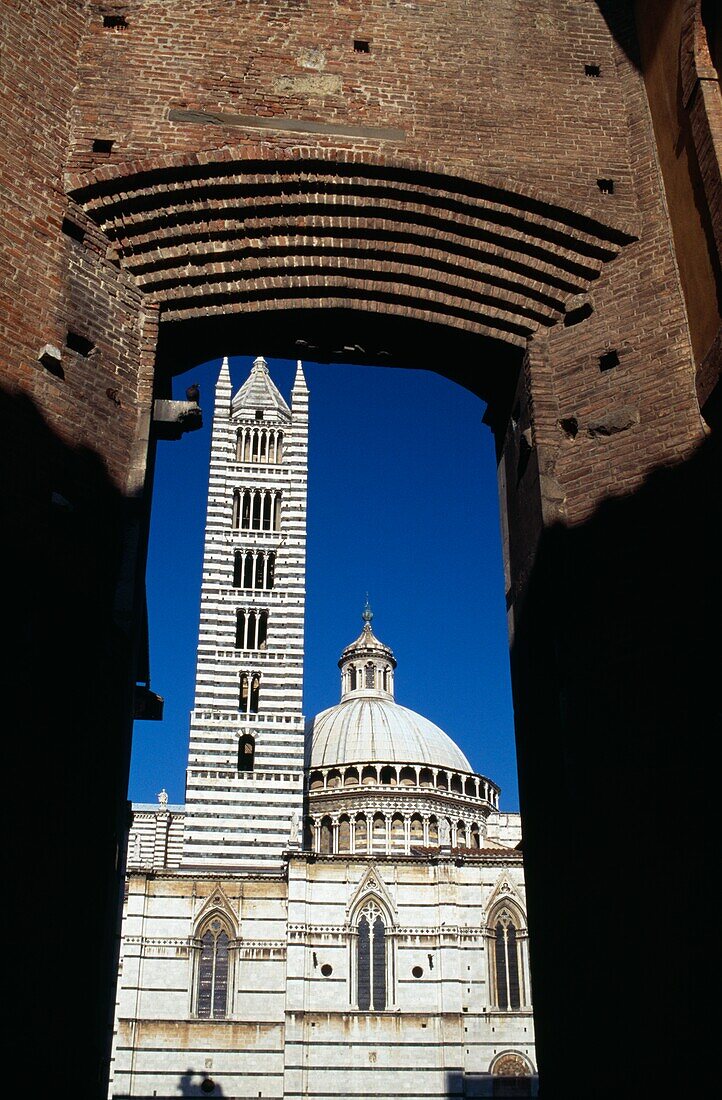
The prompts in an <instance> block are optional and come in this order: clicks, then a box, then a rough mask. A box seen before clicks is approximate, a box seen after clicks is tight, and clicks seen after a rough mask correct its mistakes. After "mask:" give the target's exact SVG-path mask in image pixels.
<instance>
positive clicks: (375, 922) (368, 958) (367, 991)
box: [356, 900, 388, 1012]
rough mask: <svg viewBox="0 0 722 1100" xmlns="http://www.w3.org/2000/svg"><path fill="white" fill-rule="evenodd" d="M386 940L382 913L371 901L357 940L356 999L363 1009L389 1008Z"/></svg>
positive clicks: (361, 919)
mask: <svg viewBox="0 0 722 1100" xmlns="http://www.w3.org/2000/svg"><path fill="white" fill-rule="evenodd" d="M387 940H388V937H387V935H386V923H385V921H384V916H383V913H382V912H381V910H380V909H379V907H378V905H377V904H376V902H375V901H373V900H369V901H367V902H366V904H365V905H364V907H363V909H362V910H361V912H360V914H359V920H358V925H357V940H356V1000H357V1002H358V1007H359V1008H360V1009H361V1011H362V1012H364V1011H369V1010H372V1011H374V1012H382V1011H383V1010H384V1009H385V1008H386V972H387V964H386V960H387V952H388V944H387Z"/></svg>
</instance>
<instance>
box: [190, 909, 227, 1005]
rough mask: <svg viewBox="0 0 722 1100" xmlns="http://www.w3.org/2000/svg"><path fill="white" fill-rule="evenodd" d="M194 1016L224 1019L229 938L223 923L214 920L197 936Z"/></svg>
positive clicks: (219, 920) (218, 919) (216, 919)
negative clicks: (197, 957) (197, 955)
mask: <svg viewBox="0 0 722 1100" xmlns="http://www.w3.org/2000/svg"><path fill="white" fill-rule="evenodd" d="M200 941H201V953H200V961H199V964H198V997H197V1001H196V1013H197V1015H198V1016H200V1017H202V1018H204V1019H215V1020H217V1019H220V1018H222V1017H224V1016H227V1015H228V962H229V958H228V954H229V952H228V949H229V945H230V941H231V937H230V934H229V931H228V928H227V927H226V925H225V923H224V921H222V920H221V919H220V918H219V917H214V918H213V919H212V920H211V921H209V923H208V925H207V926H206V927H205V929H204V930H203V931H202V933H201V936H200Z"/></svg>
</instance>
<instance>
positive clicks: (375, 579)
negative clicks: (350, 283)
mask: <svg viewBox="0 0 722 1100" xmlns="http://www.w3.org/2000/svg"><path fill="white" fill-rule="evenodd" d="M259 353H260V354H262V349H260V351H259ZM253 358H254V356H245V357H232V358H231V360H230V364H231V377H232V380H233V385H234V390H235V389H236V388H237V387H238V386H239V385H240V384H241V382H242V381H243V380H244V379H245V378H246V376H247V374H248V372H249V370H250V365H251V362H252V360H253ZM219 367H220V362H219V361H218V360H215V361H213V362H211V363H205V364H203V365H201V366H199V367H197V368H195V369H194V370H192V371H190V372H188V373H187V374H185V375H183V376H180V377H178V378H176V379H175V380H174V391H173V396H174V397H183V396H184V395H185V388H186V386H187V385H189V383H190V382H198V383H199V385H200V388H201V406H202V408H203V415H204V426H203V429H202V430H201V431H198V432H194V433H192V434H190V435H186V436H183V438H182V439H181V440H179V441H174V442H161V443H159V445H158V459H157V465H156V476H155V491H154V504H153V514H152V521H151V538H150V551H149V560H148V574H147V583H148V605H149V621H150V647H151V677H152V681H151V682H152V687H153V690H154V691H156V692H158V693H159V694H160V695H162V696H163V697H164V699H165V714H164V719H163V721H162V722H137V723H136V725H135V733H134V743H133V758H132V763H131V779H130V791H129V797H130V798H131V799H132V800H133V801H135V802H154V801H155V800H156V794H157V792H158V791H159V790H160V789H161V787H165V788H166V790H167V791H168V795H169V801H170V802H173V803H177V802H182V801H183V796H184V777H185V762H186V749H187V738H188V718H189V712H190V710H191V708H192V706H193V687H194V683H193V681H194V674H195V647H196V642H197V634H198V609H199V605H200V578H201V564H202V554H203V524H204V517H205V506H206V492H207V477H208V457H209V448H210V428H211V420H212V414H213V389H214V386H215V380H216V378H217V376H218V370H219ZM269 368H270V371H271V375H272V377H273V379H274V381H275V382H276V385H277V386H278V387H279V389H280V390H281V392H282V393H283V394H284V396H285V397H286V399H287V400H288V399H289V395H290V389H291V385H292V381H293V374H294V371H295V362H294V363H291V362H289V361H287V360H273V359H271V360H269ZM304 370H305V373H306V379H307V382H308V386H309V390H310V440H309V497H308V562H307V597H306V664H305V689H304V710H305V713H306V715H309V716H310V715H312V714H315V713H317V712H318V711H319V710H323V709H324V708H325V707H328V706H332V705H333V704H334V703H336V702H338V699H339V672H338V668H337V665H336V662H337V661H338V657H339V654H340V652H341V650H342V649H343V648H344V646H345V645H347V644H348V642H350V641H351V640H352V639H353V638H355V637H356V636H357V635H358V634H359V632H360V630H361V626H362V622H361V612H362V610H363V605H364V601H365V598H366V593H367V592H368V593H369V599H370V602H371V606H372V608H373V611H374V621H373V626H374V631H375V633H376V634H377V636H378V637H379V638H381V640H382V641H384V642H385V643H386V644H387V645H390V646H391V648H392V649H393V650H394V652H395V654H396V658H397V660H398V669H397V673H396V698H397V700H398V702H400V703H401V704H403V705H404V706H406V707H410V708H411V709H412V710H416V711H419V712H420V713H421V714H423V715H425V716H426V717H427V718H429V719H431V721H433V722H435V723H436V724H437V725H439V726H441V728H442V729H444V730H446V732H447V733H448V734H449V735H450V736H451V737H452V738H453V739H454V740H455V741H456V742H457V743H458V744H459V745H460V746H461V748H462V750H463V751H464V752H465V753H466V755H467V757H468V758H469V760H470V762H471V765H472V767H473V768H474V769H475V770H477V771H480V772H481V773H482V774H484V775H487V776H488V777H489V778H491V779H493V780H494V781H495V782H496V783H498V784H499V785H500V786H501V788H502V795H501V808H502V809H504V810H517V809H518V793H517V782H516V762H515V754H514V735H513V718H512V708H511V691H510V684H509V662H508V643H507V633H506V616H505V610H504V583H503V572H502V563H501V547H500V537H499V515H498V505H497V492H496V465H495V461H494V447H493V439H492V435H491V432H490V431H489V429H488V428H487V427H485V426H484V425H483V424H482V422H481V418H482V415H483V412H484V405H483V403H482V402H481V401H480V400H479V398H478V397H476V396H474V394H472V393H469V392H468V391H467V390H465V389H463V388H462V387H461V386H458V385H456V384H455V383H453V382H450V381H448V379H446V378H443V377H441V375H437V374H435V373H433V372H431V371H413V370H396V369H392V368H389V367H383V368H378V367H365V366H364V367H354V366H347V365H337V364H330V365H329V364H316V363H304Z"/></svg>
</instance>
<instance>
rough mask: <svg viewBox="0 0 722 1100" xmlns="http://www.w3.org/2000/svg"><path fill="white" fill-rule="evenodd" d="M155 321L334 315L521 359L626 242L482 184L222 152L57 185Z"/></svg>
mask: <svg viewBox="0 0 722 1100" xmlns="http://www.w3.org/2000/svg"><path fill="white" fill-rule="evenodd" d="M66 186H67V190H68V192H69V195H70V197H71V199H72V200H74V201H75V202H76V203H78V204H80V205H81V206H82V208H83V209H84V211H85V212H86V213H87V214H88V215H89V216H90V217H91V218H92V219H93V220H94V221H95V222H96V224H97V225H98V226H99V227H100V228H101V229H102V231H103V233H104V234H105V236H106V237H107V239H108V242H109V246H110V249H111V250H112V253H113V254H114V255H115V256H116V257H117V260H118V262H119V263H120V265H121V266H122V267H123V268H125V269H126V270H127V271H128V272H130V273H131V274H132V275H133V276H134V279H135V282H136V284H137V286H138V287H139V289H140V290H141V291H143V293H144V294H146V295H148V296H149V298H150V299H151V300H153V301H154V302H156V303H157V304H158V306H159V307H160V318H161V322H164V321H165V322H167V321H171V322H172V321H179V320H188V319H193V318H201V317H205V318H208V317H213V316H216V315H227V314H229V313H233V312H245V313H248V312H256V311H266V310H283V309H288V310H290V309H306V308H309V307H327V308H329V307H333V308H337V309H338V308H341V309H367V310H373V311H376V312H385V313H389V314H393V315H394V316H399V317H408V318H412V319H415V320H422V321H431V322H435V323H436V324H442V325H446V326H451V327H453V328H455V329H457V330H463V331H466V332H467V333H469V334H478V335H484V336H490V337H492V338H495V339H497V340H501V341H503V342H505V343H507V344H511V345H514V346H517V347H524V346H526V344H527V342H528V340H529V339H530V338H531V337H532V336H533V335H534V334H535V333H536V332H538V331H539V330H540V329H545V328H549V327H551V326H553V325H554V324H555V323H556V322H557V321H558V320H559V319H560V318H562V317H563V316H564V315H565V312H566V310H567V309H568V308H569V305H570V303H573V305H574V306H575V307H576V306H578V304H579V300H580V296H584V295H585V294H586V293H587V291H588V288H589V285H590V283H591V282H592V281H593V280H594V279H596V278H597V277H598V275H599V273H600V271H601V269H602V266H603V265H604V263H605V262H607V261H609V260H611V259H613V258H614V257H615V256H616V255H617V254H618V253H619V251H620V250H621V248H622V247H623V246H624V245H625V244H627V243H628V242H630V241H632V240H634V239H635V234H634V227H632V226H630V225H628V224H624V223H622V222H620V221H619V220H616V221H615V222H613V223H612V222H602V221H600V220H599V218H598V216H596V215H594V214H592V213H591V212H589V211H587V210H585V209H584V208H582V207H570V206H569V205H567V206H560V205H559V204H557V203H556V202H555V201H554V199H553V198H551V197H549V196H544V195H541V194H540V193H538V192H536V191H534V190H532V189H530V188H528V187H521V186H519V185H517V184H515V183H513V182H510V181H508V180H506V179H504V178H502V177H501V176H497V175H495V174H494V173H485V174H484V175H483V176H479V177H469V176H466V177H460V176H456V175H449V174H447V173H445V172H444V171H443V167H442V166H439V165H434V164H428V163H426V164H420V163H418V162H412V161H408V160H404V159H393V158H389V157H381V156H376V157H374V156H370V155H369V156H364V158H363V160H361V159H360V158H359V157H358V154H352V153H348V152H344V151H335V152H329V151H326V152H324V153H319V152H318V151H314V153H313V154H310V153H309V154H308V155H304V154H303V151H299V152H288V153H283V152H281V151H279V150H278V149H270V148H263V147H258V148H257V149H251V150H249V149H247V148H243V149H223V150H218V151H216V152H213V153H201V154H191V155H183V156H174V157H165V158H160V159H154V160H147V161H139V162H133V163H131V164H126V165H122V164H121V165H113V166H108V167H105V168H101V169H98V170H96V171H95V172H92V173H88V174H85V175H74V176H69V177H67V180H66Z"/></svg>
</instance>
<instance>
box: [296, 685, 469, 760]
mask: <svg viewBox="0 0 722 1100" xmlns="http://www.w3.org/2000/svg"><path fill="white" fill-rule="evenodd" d="M310 734H311V759H310V766H311V767H312V768H327V767H332V766H334V765H337V764H363V763H367V762H375V763H383V764H429V765H431V766H432V767H437V768H450V769H452V770H454V771H463V772H470V771H471V770H472V769H471V765H470V764H469V761H468V760H467V759H466V757H465V756H464V754H463V752H462V751H461V749H460V748H458V747H457V746H456V745H455V744H454V742H453V741H452V740H451V738H450V737H449V736H448V734H446V733H444V731H443V730H442V729H439V727H438V726H435V725H434V723H433V722H430V721H429V720H428V719H427V718H424V717H423V716H422V715H421V714H416V713H415V712H414V711H413V710H408V709H407V708H406V707H402V706H399V704H398V703H396V702H394V700H393V699H390V698H389V697H388V695H386V694H385V693H382V692H378V691H373V690H364V689H361V690H359V691H357V692H355V693H354V695H353V698H347V699H343V700H342V701H341V702H340V703H338V704H337V705H336V706H335V707H329V709H328V710H324V711H321V713H320V714H317V715H316V717H315V718H314V719H313V720H312V721H311V723H310Z"/></svg>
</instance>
